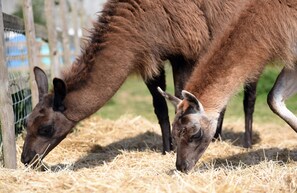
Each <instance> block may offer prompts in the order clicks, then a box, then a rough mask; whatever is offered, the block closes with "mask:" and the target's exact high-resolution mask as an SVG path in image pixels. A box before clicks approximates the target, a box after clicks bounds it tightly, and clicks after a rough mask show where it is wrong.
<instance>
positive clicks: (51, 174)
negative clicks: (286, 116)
mask: <svg viewBox="0 0 297 193" xmlns="http://www.w3.org/2000/svg"><path fill="white" fill-rule="evenodd" d="M243 126H244V125H243V124H242V121H241V120H239V121H236V120H235V121H234V120H232V121H230V120H229V121H228V120H227V121H226V122H225V126H224V130H223V140H222V141H216V142H213V143H212V144H211V145H210V147H209V148H208V149H207V151H206V153H205V154H204V155H203V157H202V158H201V160H200V161H199V162H198V163H197V165H196V167H195V168H194V170H193V171H191V172H190V173H189V174H182V173H180V172H178V171H176V170H175V153H168V154H167V155H161V148H162V142H161V141H162V140H161V136H160V129H159V126H158V125H157V124H155V123H151V122H149V121H147V120H146V119H144V118H142V117H131V116H124V117H122V118H120V119H118V120H116V121H111V120H105V119H101V118H99V117H98V116H93V117H91V118H89V119H87V120H85V121H83V122H81V123H80V124H79V125H78V126H77V127H76V128H75V129H74V131H73V132H72V133H71V134H70V135H69V136H68V137H67V138H66V139H65V140H64V141H63V142H62V143H61V144H60V145H59V146H57V147H56V148H55V149H54V150H53V151H52V152H51V153H50V154H49V155H48V156H47V157H46V158H45V160H44V162H45V163H46V164H45V167H47V168H49V170H47V171H45V172H41V171H36V170H33V169H29V168H25V167H24V166H23V165H22V164H21V163H20V162H19V163H18V169H17V170H8V169H5V168H3V167H0V192H72V193H73V192H129V193H133V192H142V193H145V192H297V135H296V133H294V132H293V131H292V129H290V128H289V127H288V126H286V125H285V124H283V125H273V124H271V125H267V124H266V125H261V126H260V125H255V132H254V143H255V144H254V146H253V148H252V149H249V150H246V149H244V148H243V147H242V145H241V144H242V137H243V133H242V131H243ZM22 144H23V139H22V137H21V136H20V137H19V138H18V140H17V150H18V155H17V156H18V160H20V154H21V148H22Z"/></svg>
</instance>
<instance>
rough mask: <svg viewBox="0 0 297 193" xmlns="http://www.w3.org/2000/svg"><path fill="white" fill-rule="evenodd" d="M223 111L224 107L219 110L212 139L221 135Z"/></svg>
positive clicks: (224, 110)
mask: <svg viewBox="0 0 297 193" xmlns="http://www.w3.org/2000/svg"><path fill="white" fill-rule="evenodd" d="M225 112H226V107H225V108H224V109H223V110H222V111H221V112H220V116H219V119H218V124H217V130H216V133H215V135H214V137H213V138H214V139H219V136H221V135H222V127H223V120H224V116H225Z"/></svg>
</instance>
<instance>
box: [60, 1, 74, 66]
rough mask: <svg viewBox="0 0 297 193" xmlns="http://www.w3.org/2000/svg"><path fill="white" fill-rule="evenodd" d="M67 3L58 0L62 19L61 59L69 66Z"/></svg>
mask: <svg viewBox="0 0 297 193" xmlns="http://www.w3.org/2000/svg"><path fill="white" fill-rule="evenodd" d="M67 10H68V9H67V5H66V0H60V14H61V21H62V37H63V40H62V42H63V59H64V64H65V65H66V66H69V65H70V64H71V62H70V50H69V49H70V46H69V34H68V21H67V17H66V15H67V13H68V11H67Z"/></svg>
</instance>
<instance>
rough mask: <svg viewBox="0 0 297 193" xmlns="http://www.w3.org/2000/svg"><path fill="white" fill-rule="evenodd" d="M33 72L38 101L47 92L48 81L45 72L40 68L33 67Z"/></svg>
mask: <svg viewBox="0 0 297 193" xmlns="http://www.w3.org/2000/svg"><path fill="white" fill-rule="evenodd" d="M33 71H34V75H35V81H36V84H37V88H38V95H39V97H38V98H39V101H40V99H41V97H42V96H43V95H44V94H46V93H47V92H48V80H47V76H46V74H45V72H44V71H43V70H42V69H41V68H39V67H37V66H35V67H34V69H33Z"/></svg>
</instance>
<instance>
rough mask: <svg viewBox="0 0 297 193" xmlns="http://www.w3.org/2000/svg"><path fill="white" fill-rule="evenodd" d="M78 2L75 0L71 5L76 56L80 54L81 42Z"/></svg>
mask: <svg viewBox="0 0 297 193" xmlns="http://www.w3.org/2000/svg"><path fill="white" fill-rule="evenodd" d="M77 4H78V2H77V0H73V1H72V4H71V7H72V9H71V11H72V22H73V29H74V45H75V52H74V55H75V56H78V55H79V53H80V46H79V44H80V41H79V36H78V30H79V28H78V11H77Z"/></svg>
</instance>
